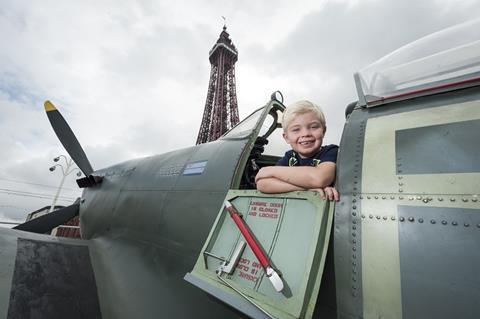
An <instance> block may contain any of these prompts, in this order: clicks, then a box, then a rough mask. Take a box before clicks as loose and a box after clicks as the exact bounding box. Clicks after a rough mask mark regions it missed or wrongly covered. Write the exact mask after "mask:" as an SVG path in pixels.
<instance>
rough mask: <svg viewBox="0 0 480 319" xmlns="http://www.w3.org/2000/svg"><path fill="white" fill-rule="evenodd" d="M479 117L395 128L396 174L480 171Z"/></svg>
mask: <svg viewBox="0 0 480 319" xmlns="http://www.w3.org/2000/svg"><path fill="white" fill-rule="evenodd" d="M478 132H480V120H471V121H462V122H456V123H449V124H441V125H431V126H424V127H416V128H410V129H405V130H398V131H396V132H395V154H396V161H397V166H396V167H397V174H402V175H410V174H441V173H471V172H480V161H479V160H478V159H479V158H480V148H478V147H476V146H477V144H478V136H477V134H476V133H478Z"/></svg>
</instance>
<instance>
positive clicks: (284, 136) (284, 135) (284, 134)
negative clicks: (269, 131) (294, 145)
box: [282, 132, 290, 144]
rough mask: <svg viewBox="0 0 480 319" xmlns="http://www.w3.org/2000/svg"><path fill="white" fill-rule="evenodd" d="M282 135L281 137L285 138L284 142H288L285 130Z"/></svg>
mask: <svg viewBox="0 0 480 319" xmlns="http://www.w3.org/2000/svg"><path fill="white" fill-rule="evenodd" d="M282 136H283V139H284V140H285V142H287V144H290V143H288V140H287V134H286V133H285V132H283V133H282Z"/></svg>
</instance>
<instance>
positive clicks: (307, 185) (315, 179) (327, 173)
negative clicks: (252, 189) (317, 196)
mask: <svg viewBox="0 0 480 319" xmlns="http://www.w3.org/2000/svg"><path fill="white" fill-rule="evenodd" d="M335 167H336V165H335V163H334V162H323V163H320V164H319V165H318V166H316V167H311V166H294V167H289V166H267V167H263V168H262V169H260V171H259V172H258V174H257V176H256V177H255V181H256V182H257V185H258V182H259V181H260V180H262V179H265V178H275V179H278V180H280V181H283V182H285V183H288V184H292V185H294V186H297V187H300V188H303V189H315V188H324V187H327V186H330V185H331V184H332V183H333V181H334V179H335Z"/></svg>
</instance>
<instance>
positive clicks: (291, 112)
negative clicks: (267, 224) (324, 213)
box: [255, 101, 339, 201]
mask: <svg viewBox="0 0 480 319" xmlns="http://www.w3.org/2000/svg"><path fill="white" fill-rule="evenodd" d="M282 127H283V138H284V139H285V141H286V142H287V143H288V144H290V146H291V147H292V150H290V151H288V152H286V153H285V156H284V157H283V158H281V159H280V160H279V161H278V162H277V166H268V167H263V168H262V169H260V171H259V172H258V174H257V176H256V177H255V182H256V183H257V189H258V190H259V191H261V192H264V193H285V192H291V191H297V190H307V189H309V190H315V191H318V192H319V193H320V195H321V197H322V198H323V199H325V198H328V199H329V200H333V199H334V200H336V201H338V200H339V195H338V192H337V190H336V189H335V188H334V187H332V185H333V182H334V180H335V166H336V164H335V163H336V161H337V151H338V146H336V145H327V146H322V142H323V137H324V135H325V131H326V129H327V127H326V124H325V116H324V114H323V112H322V111H321V110H320V108H319V107H318V106H317V105H315V104H314V103H312V102H310V101H299V102H296V103H294V104H292V105H291V106H289V107H287V109H286V111H285V113H284V114H283V120H282Z"/></svg>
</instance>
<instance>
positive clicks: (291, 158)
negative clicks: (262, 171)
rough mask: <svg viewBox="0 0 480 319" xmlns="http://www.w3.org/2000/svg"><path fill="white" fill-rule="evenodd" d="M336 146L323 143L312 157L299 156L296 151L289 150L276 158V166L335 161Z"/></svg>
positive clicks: (314, 164) (306, 164) (312, 164)
mask: <svg viewBox="0 0 480 319" xmlns="http://www.w3.org/2000/svg"><path fill="white" fill-rule="evenodd" d="M337 153H338V146H337V145H334V144H330V145H325V146H322V147H321V148H320V151H318V152H317V154H315V155H314V156H312V157H308V158H301V157H300V156H299V155H298V154H297V153H296V152H294V151H293V150H290V151H288V152H286V153H285V155H284V156H283V157H282V158H281V159H279V160H278V162H277V164H276V165H277V166H317V165H318V164H320V163H323V162H334V163H336V162H337Z"/></svg>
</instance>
